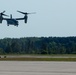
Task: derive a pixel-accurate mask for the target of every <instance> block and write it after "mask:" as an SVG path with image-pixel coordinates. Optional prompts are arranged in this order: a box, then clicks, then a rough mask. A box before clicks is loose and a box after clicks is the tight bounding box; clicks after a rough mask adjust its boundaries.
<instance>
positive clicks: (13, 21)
mask: <svg viewBox="0 0 76 75" xmlns="http://www.w3.org/2000/svg"><path fill="white" fill-rule="evenodd" d="M17 12H19V13H22V14H24V17H23V18H12V14H11V15H10V18H4V17H3V16H7V17H8V15H6V14H4V13H5V11H3V12H1V13H0V23H2V21H3V20H6V21H7V26H9V25H14V26H17V27H18V25H19V23H18V20H24V23H27V19H28V15H29V14H35V12H32V13H27V12H21V11H17Z"/></svg>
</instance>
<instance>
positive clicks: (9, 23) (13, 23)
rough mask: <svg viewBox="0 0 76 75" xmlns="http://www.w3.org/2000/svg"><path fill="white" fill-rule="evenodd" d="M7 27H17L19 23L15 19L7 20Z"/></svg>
mask: <svg viewBox="0 0 76 75" xmlns="http://www.w3.org/2000/svg"><path fill="white" fill-rule="evenodd" d="M7 25H8V26H9V25H15V26H18V25H19V24H18V21H17V20H15V19H7Z"/></svg>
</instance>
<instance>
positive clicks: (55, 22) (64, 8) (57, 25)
mask: <svg viewBox="0 0 76 75" xmlns="http://www.w3.org/2000/svg"><path fill="white" fill-rule="evenodd" d="M3 10H6V14H8V15H10V14H13V18H16V17H23V16H24V15H23V14H20V13H18V12H16V11H17V10H20V11H25V12H36V14H32V15H29V18H28V23H27V24H25V23H24V21H19V26H18V27H16V26H12V25H10V26H7V22H6V21H3V23H2V24H0V38H5V37H10V38H20V37H34V36H35V37H41V36H44V37H49V36H53V37H54V36H57V37H63V36H64V37H67V36H76V0H0V12H2V11H3Z"/></svg>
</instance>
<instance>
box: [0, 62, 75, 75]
mask: <svg viewBox="0 0 76 75" xmlns="http://www.w3.org/2000/svg"><path fill="white" fill-rule="evenodd" d="M0 75H76V62H50V61H49V62H48V61H0Z"/></svg>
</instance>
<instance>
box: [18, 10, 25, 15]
mask: <svg viewBox="0 0 76 75" xmlns="http://www.w3.org/2000/svg"><path fill="white" fill-rule="evenodd" d="M17 12H19V13H22V14H26V13H24V12H21V11H18V10H17Z"/></svg>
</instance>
